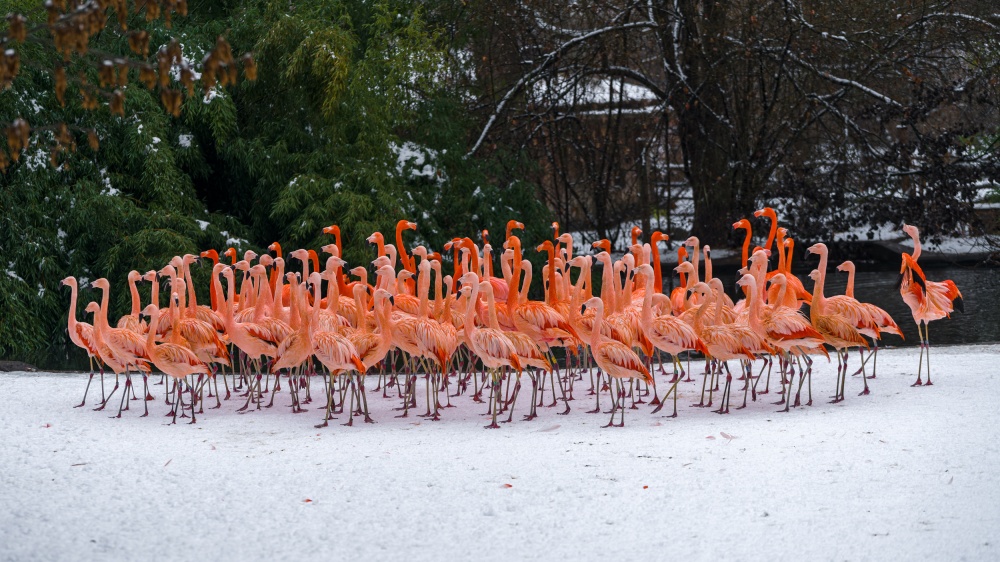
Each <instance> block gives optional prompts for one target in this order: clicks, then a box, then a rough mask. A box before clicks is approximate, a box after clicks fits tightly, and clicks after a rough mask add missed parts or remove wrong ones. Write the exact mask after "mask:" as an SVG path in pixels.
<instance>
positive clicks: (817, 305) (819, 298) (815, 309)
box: [809, 269, 826, 315]
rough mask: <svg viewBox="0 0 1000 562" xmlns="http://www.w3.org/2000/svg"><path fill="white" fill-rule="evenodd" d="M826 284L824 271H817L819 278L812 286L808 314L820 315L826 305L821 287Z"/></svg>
mask: <svg viewBox="0 0 1000 562" xmlns="http://www.w3.org/2000/svg"><path fill="white" fill-rule="evenodd" d="M825 283H826V269H820V270H819V278H818V279H816V284H815V286H813V298H812V304H811V305H809V312H810V314H812V315H816V314H821V313H822V312H823V309H824V306H823V305H824V304H826V297H824V296H823V285H824V284H825Z"/></svg>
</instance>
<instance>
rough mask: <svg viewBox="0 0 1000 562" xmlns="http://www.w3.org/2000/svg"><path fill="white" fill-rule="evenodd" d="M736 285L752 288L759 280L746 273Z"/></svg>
mask: <svg viewBox="0 0 1000 562" xmlns="http://www.w3.org/2000/svg"><path fill="white" fill-rule="evenodd" d="M736 284H737V285H739V286H740V287H752V286H754V285H756V284H757V280H756V279H754V278H753V275H750V274H749V273H744V274H743V275H742V276H741V277H740V279H739V281H737V282H736Z"/></svg>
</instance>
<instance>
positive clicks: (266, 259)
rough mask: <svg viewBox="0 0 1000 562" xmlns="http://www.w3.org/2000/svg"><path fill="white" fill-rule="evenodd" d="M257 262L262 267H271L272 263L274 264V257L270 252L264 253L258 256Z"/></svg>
mask: <svg viewBox="0 0 1000 562" xmlns="http://www.w3.org/2000/svg"><path fill="white" fill-rule="evenodd" d="M257 263H258V264H259V265H262V266H264V267H271V266H272V265H274V258H272V257H271V254H264V255H262V256H261V257H260V259H259V260H258V261H257ZM254 267H256V266H254Z"/></svg>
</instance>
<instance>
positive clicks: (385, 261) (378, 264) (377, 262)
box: [372, 256, 392, 270]
mask: <svg viewBox="0 0 1000 562" xmlns="http://www.w3.org/2000/svg"><path fill="white" fill-rule="evenodd" d="M372 265H373V266H375V269H376V270H378V269H381V268H383V267H388V268H389V269H392V262H391V260H390V259H389V258H387V257H385V256H379V257H377V258H375V259H374V260H372Z"/></svg>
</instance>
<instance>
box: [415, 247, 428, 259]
mask: <svg viewBox="0 0 1000 562" xmlns="http://www.w3.org/2000/svg"><path fill="white" fill-rule="evenodd" d="M412 254H413V255H415V256H420V261H425V260H427V248H425V247H423V246H417V247H416V248H414V249H413V252H412Z"/></svg>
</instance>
